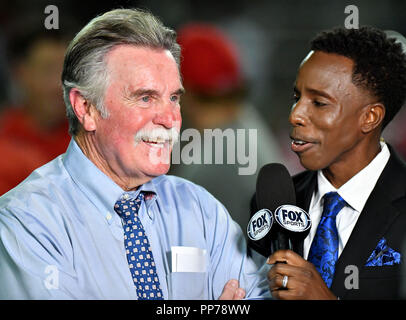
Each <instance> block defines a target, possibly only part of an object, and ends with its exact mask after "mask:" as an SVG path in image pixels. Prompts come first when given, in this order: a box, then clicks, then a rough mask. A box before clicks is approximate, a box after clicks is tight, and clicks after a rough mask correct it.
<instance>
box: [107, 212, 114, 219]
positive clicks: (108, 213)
mask: <svg viewBox="0 0 406 320" xmlns="http://www.w3.org/2000/svg"><path fill="white" fill-rule="evenodd" d="M111 218H113V216H112V215H111V213H110V212H107V214H106V219H107V221H110V220H111Z"/></svg>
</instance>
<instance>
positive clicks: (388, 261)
mask: <svg viewBox="0 0 406 320" xmlns="http://www.w3.org/2000/svg"><path fill="white" fill-rule="evenodd" d="M400 258H401V255H400V253H399V252H397V251H395V250H393V249H392V248H390V247H388V244H387V243H386V239H385V238H382V239H381V240H379V242H378V245H377V246H376V248H375V249H374V251H373V252H372V254H371V255H370V256H369V258H368V260H367V263H366V264H365V266H366V267H380V266H393V265H395V264H400Z"/></svg>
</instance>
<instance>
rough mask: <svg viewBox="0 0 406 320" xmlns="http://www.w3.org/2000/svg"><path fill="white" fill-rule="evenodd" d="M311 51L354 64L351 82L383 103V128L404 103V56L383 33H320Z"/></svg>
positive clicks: (374, 30) (340, 30)
mask: <svg viewBox="0 0 406 320" xmlns="http://www.w3.org/2000/svg"><path fill="white" fill-rule="evenodd" d="M310 47H311V50H314V51H322V52H325V53H334V54H338V55H342V56H345V57H347V58H349V59H351V60H353V61H354V70H353V75H352V81H353V83H354V85H356V86H359V87H363V88H365V89H367V90H368V91H369V92H371V93H372V94H373V95H375V96H376V97H377V98H378V99H379V100H380V102H381V103H383V105H384V106H385V111H386V112H385V118H384V119H383V123H382V128H385V127H386V125H387V124H388V123H389V122H390V121H391V120H392V119H393V117H394V116H395V115H396V113H397V112H398V111H399V110H400V108H401V107H402V105H403V104H404V102H405V100H406V55H405V53H404V52H403V50H402V46H401V45H400V44H399V43H397V42H396V40H395V39H392V38H388V37H387V35H386V34H385V33H384V32H383V31H381V30H379V29H377V28H374V27H370V26H363V27H360V28H359V29H345V28H341V27H337V28H334V29H331V30H327V31H323V32H321V33H319V34H318V35H317V36H316V37H315V38H314V39H313V40H312V41H311V42H310Z"/></svg>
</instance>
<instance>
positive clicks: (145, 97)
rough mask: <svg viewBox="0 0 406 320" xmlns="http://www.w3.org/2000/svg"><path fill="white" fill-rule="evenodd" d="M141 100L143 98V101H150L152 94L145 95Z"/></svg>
mask: <svg viewBox="0 0 406 320" xmlns="http://www.w3.org/2000/svg"><path fill="white" fill-rule="evenodd" d="M141 100H142V101H143V102H149V101H150V100H151V97H150V96H143V97H142V98H141Z"/></svg>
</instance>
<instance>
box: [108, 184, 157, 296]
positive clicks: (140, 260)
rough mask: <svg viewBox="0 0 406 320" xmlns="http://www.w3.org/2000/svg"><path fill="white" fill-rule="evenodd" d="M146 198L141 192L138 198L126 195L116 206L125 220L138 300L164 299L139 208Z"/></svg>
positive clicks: (128, 254)
mask: <svg viewBox="0 0 406 320" xmlns="http://www.w3.org/2000/svg"><path fill="white" fill-rule="evenodd" d="M143 200H144V194H143V193H142V192H140V194H139V195H138V197H137V198H136V199H131V198H129V197H128V195H126V194H125V195H124V196H123V197H122V198H121V199H120V200H118V201H117V202H116V204H115V206H114V210H116V212H117V213H118V214H119V215H120V217H121V218H122V220H123V228H124V245H125V251H126V254H127V262H128V266H129V268H130V271H131V276H132V278H133V281H134V285H135V288H136V290H137V295H138V300H163V294H162V290H161V287H160V284H159V279H158V274H157V272H156V267H155V262H154V257H153V255H152V251H151V247H150V245H149V241H148V238H147V236H146V234H145V231H144V227H143V226H142V224H141V221H140V219H139V218H138V210H139V209H140V206H141V203H142V201H143Z"/></svg>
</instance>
